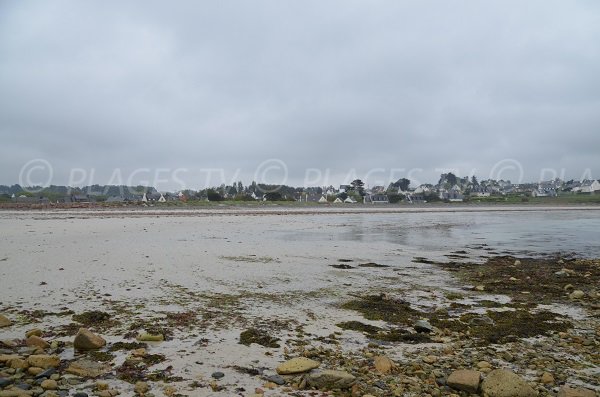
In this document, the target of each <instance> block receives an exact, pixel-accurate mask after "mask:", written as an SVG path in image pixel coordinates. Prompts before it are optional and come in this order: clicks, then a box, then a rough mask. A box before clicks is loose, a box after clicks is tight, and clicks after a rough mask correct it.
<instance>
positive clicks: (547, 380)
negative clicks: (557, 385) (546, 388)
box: [540, 372, 554, 385]
mask: <svg viewBox="0 0 600 397" xmlns="http://www.w3.org/2000/svg"><path fill="white" fill-rule="evenodd" d="M540 382H542V383H543V384H545V385H551V384H553V383H554V376H552V374H551V373H550V372H544V373H543V374H542V376H541V377H540Z"/></svg>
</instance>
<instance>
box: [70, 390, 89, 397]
mask: <svg viewBox="0 0 600 397" xmlns="http://www.w3.org/2000/svg"><path fill="white" fill-rule="evenodd" d="M73 397H88V395H87V393H84V392H82V391H78V392H77V393H75V394H73Z"/></svg>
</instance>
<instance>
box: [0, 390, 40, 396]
mask: <svg viewBox="0 0 600 397" xmlns="http://www.w3.org/2000/svg"><path fill="white" fill-rule="evenodd" d="M31 394H32V393H31V391H26V390H20V389H11V390H0V397H30V396H31Z"/></svg>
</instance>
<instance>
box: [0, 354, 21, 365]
mask: <svg viewBox="0 0 600 397" xmlns="http://www.w3.org/2000/svg"><path fill="white" fill-rule="evenodd" d="M15 358H21V357H19V356H18V355H16V354H0V363H8V362H10V360H14V359H15Z"/></svg>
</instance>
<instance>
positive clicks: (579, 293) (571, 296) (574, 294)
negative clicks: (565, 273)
mask: <svg viewBox="0 0 600 397" xmlns="http://www.w3.org/2000/svg"><path fill="white" fill-rule="evenodd" d="M584 296H585V292H583V291H582V290H580V289H577V290H575V291H573V292H571V293H570V294H569V299H581V298H583V297H584Z"/></svg>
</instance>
